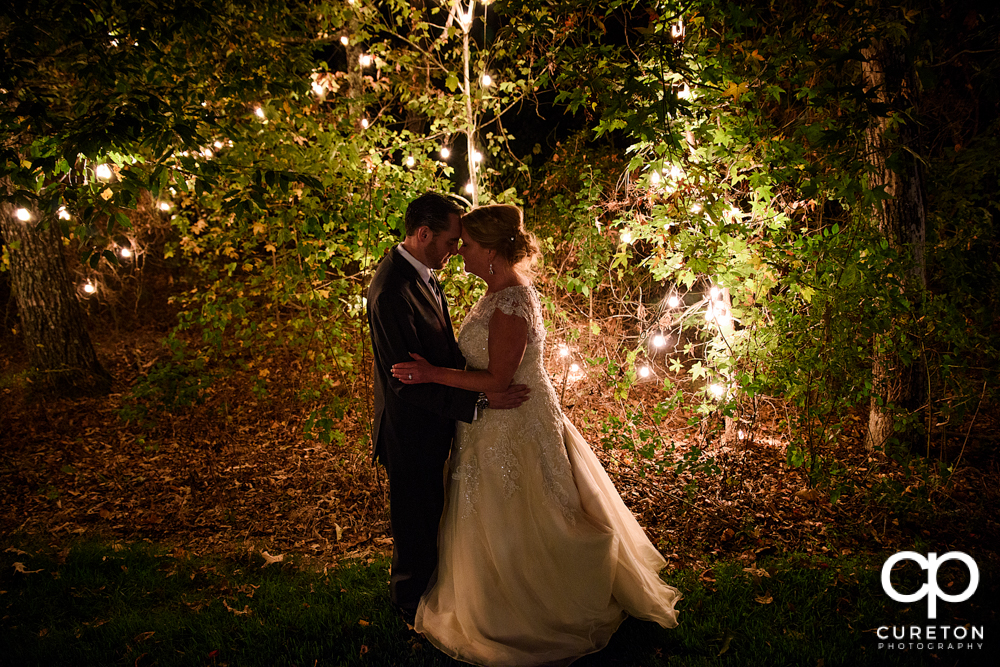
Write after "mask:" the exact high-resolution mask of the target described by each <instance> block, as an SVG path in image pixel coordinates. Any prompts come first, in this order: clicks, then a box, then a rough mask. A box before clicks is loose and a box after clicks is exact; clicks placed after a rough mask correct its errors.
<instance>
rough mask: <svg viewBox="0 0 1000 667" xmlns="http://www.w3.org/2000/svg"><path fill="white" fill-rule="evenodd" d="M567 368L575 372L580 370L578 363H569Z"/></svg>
mask: <svg viewBox="0 0 1000 667" xmlns="http://www.w3.org/2000/svg"><path fill="white" fill-rule="evenodd" d="M569 370H570V372H572V373H577V372H579V370H580V364H570V366H569Z"/></svg>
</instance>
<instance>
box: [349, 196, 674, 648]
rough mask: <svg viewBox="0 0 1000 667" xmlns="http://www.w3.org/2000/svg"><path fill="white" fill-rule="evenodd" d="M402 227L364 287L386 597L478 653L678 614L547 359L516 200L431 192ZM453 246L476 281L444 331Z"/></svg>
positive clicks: (576, 642) (561, 640)
mask: <svg viewBox="0 0 1000 667" xmlns="http://www.w3.org/2000/svg"><path fill="white" fill-rule="evenodd" d="M405 226H406V238H405V240H404V241H403V242H402V244H400V245H399V246H397V247H396V248H394V249H393V250H392V251H391V252H390V253H389V255H387V256H386V257H385V258H384V259H383V260H382V262H381V263H380V264H379V267H378V269H377V271H376V273H375V277H374V279H373V280H372V283H371V285H370V287H369V290H368V320H369V325H370V328H371V336H372V345H373V350H374V356H375V373H374V377H375V416H374V429H373V442H374V446H375V457H376V458H377V460H378V461H379V462H381V463H382V464H383V465H384V466H385V468H386V471H387V475H388V478H389V492H390V508H389V512H390V524H391V527H392V534H393V556H392V569H391V575H390V582H389V589H390V597H391V599H392V602H393V604H394V605H395V606H396V608H397V609H398V610H399V611H400V612H401V613H402V614H403V616H404V618H406V619H407V620H408V621H410V622H411V623H412V624H413V626H414V628H415V629H416V631H417V632H420V633H422V634H423V635H424V636H425V637H427V639H429V640H430V641H431V642H432V643H433V644H434V645H435V646H437V647H438V648H439V649H440V650H441V651H443V652H444V653H446V654H448V655H450V656H451V657H453V658H456V659H458V660H462V661H465V662H470V663H475V664H483V665H543V664H544V665H558V664H568V663H570V662H572V661H573V660H575V659H576V658H579V657H580V656H583V655H586V654H588V653H593V652H594V651H598V650H600V649H601V648H603V647H604V646H605V645H606V644H607V642H608V640H609V639H610V637H611V635H612V634H613V633H614V631H615V630H616V629H617V628H618V626H619V624H620V623H621V622H622V620H624V618H625V617H626V615H627V614H630V615H632V616H636V617H638V618H641V619H646V620H651V621H655V622H656V623H659V624H660V625H661V626H663V627H665V628H672V627H675V626H676V625H677V611H676V610H675V608H674V607H675V605H676V603H677V601H678V600H679V599H680V597H681V596H680V593H679V592H678V591H677V589H675V588H673V587H671V586H668V585H666V584H665V583H663V582H662V581H661V580H660V578H659V576H658V572H659V570H660V569H661V568H662V567H663V566H664V564H665V561H664V559H663V557H662V556H661V555H660V554H659V552H658V551H657V550H656V548H655V547H654V546H653V545H652V544H651V543H650V541H649V539H648V538H647V537H646V535H645V533H644V532H643V530H642V528H641V527H640V526H639V524H638V522H636V520H635V518H634V517H633V515H632V513H631V512H630V511H629V509H628V508H627V507H626V506H625V504H624V503H623V502H622V500H621V498H620V496H619V495H618V492H617V491H616V489H615V487H614V485H613V483H612V482H611V480H610V479H609V478H608V475H607V473H606V472H605V471H604V468H603V467H602V466H601V463H600V461H599V460H598V458H597V457H596V456H595V455H594V453H593V451H592V450H591V449H590V446H589V445H588V444H587V442H586V441H585V440H584V439H583V437H582V436H581V435H580V433H579V432H578V431H577V430H576V428H575V427H574V426H573V424H572V423H570V422H569V421H568V420H567V419H566V418H565V417H564V416H563V414H562V411H561V409H560V404H559V400H558V397H557V395H556V392H555V390H554V388H553V386H552V383H551V381H550V380H549V377H548V374H547V373H546V370H545V366H544V355H543V349H544V341H545V333H546V332H545V327H544V323H543V319H542V318H543V316H542V310H541V305H540V303H539V300H538V294H537V293H536V292H535V289H534V287H533V286H532V285H531V280H530V276H531V273H530V266H531V263H532V262H533V260H534V259H535V258H536V256H537V253H538V250H537V244H536V243H535V240H534V238H533V237H532V236H531V234H529V233H528V232H527V231H525V229H524V226H523V220H522V215H521V211H520V210H519V209H517V208H516V207H514V206H506V205H495V206H483V207H480V208H476V209H474V210H472V211H471V212H469V213H467V214H464V215H463V210H462V209H461V208H459V207H458V206H457V205H456V204H455V203H454V202H453V201H452V200H450V199H448V198H447V197H444V196H442V195H439V194H436V193H428V194H425V195H423V196H421V197H419V198H417V199H415V200H414V201H413V202H412V203H411V204H410V205H409V206H408V207H407V210H406V215H405ZM456 253H458V254H461V255H462V257H463V259H464V261H465V270H466V271H468V272H470V273H473V274H475V275H476V276H478V277H480V278H482V279H483V280H484V281H485V282H486V285H487V291H486V294H485V295H484V296H483V297H482V298H481V299H480V300H479V302H478V303H476V305H475V306H474V307H473V308H472V310H471V311H470V312H469V314H468V316H467V317H466V319H465V321H464V323H463V324H462V327H461V331H460V333H459V336H458V339H457V341H456V339H455V336H454V333H453V328H452V323H451V319H450V317H449V315H448V307H447V303H446V301H445V299H444V297H443V296H442V295H441V293H440V291H439V289H438V287H437V285H436V283H435V281H434V277H433V270H434V269H440V268H442V267H443V266H444V264H445V262H447V260H448V259H449V258H450V257H451V256H452V255H454V254H456ZM529 393H530V396H529ZM456 425H457V426H456ZM446 464H447V468H446ZM443 477H444V478H443Z"/></svg>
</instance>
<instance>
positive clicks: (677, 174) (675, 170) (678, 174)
mask: <svg viewBox="0 0 1000 667" xmlns="http://www.w3.org/2000/svg"><path fill="white" fill-rule="evenodd" d="M683 176H684V170H683V169H681V168H680V167H678V166H677V165H676V164H675V165H674V166H672V167H671V168H670V178H672V179H674V180H675V181H679V180H680V179H681V178H682V177H683Z"/></svg>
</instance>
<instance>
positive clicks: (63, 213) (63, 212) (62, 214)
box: [59, 206, 72, 220]
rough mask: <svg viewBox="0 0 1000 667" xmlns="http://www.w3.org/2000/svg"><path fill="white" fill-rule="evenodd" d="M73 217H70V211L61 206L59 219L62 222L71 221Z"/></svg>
mask: <svg viewBox="0 0 1000 667" xmlns="http://www.w3.org/2000/svg"><path fill="white" fill-rule="evenodd" d="M71 217H72V216H70V214H69V211H67V210H66V207H65V206H60V207H59V219H60V220H69V219H70V218H71Z"/></svg>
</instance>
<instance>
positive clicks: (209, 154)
mask: <svg viewBox="0 0 1000 667" xmlns="http://www.w3.org/2000/svg"><path fill="white" fill-rule="evenodd" d="M201 154H202V155H204V156H205V157H207V158H208V159H209V160H211V159H212V157H214V156H215V153H213V152H212V149H211V148H206V149H205V150H203V151H202V152H201Z"/></svg>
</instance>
